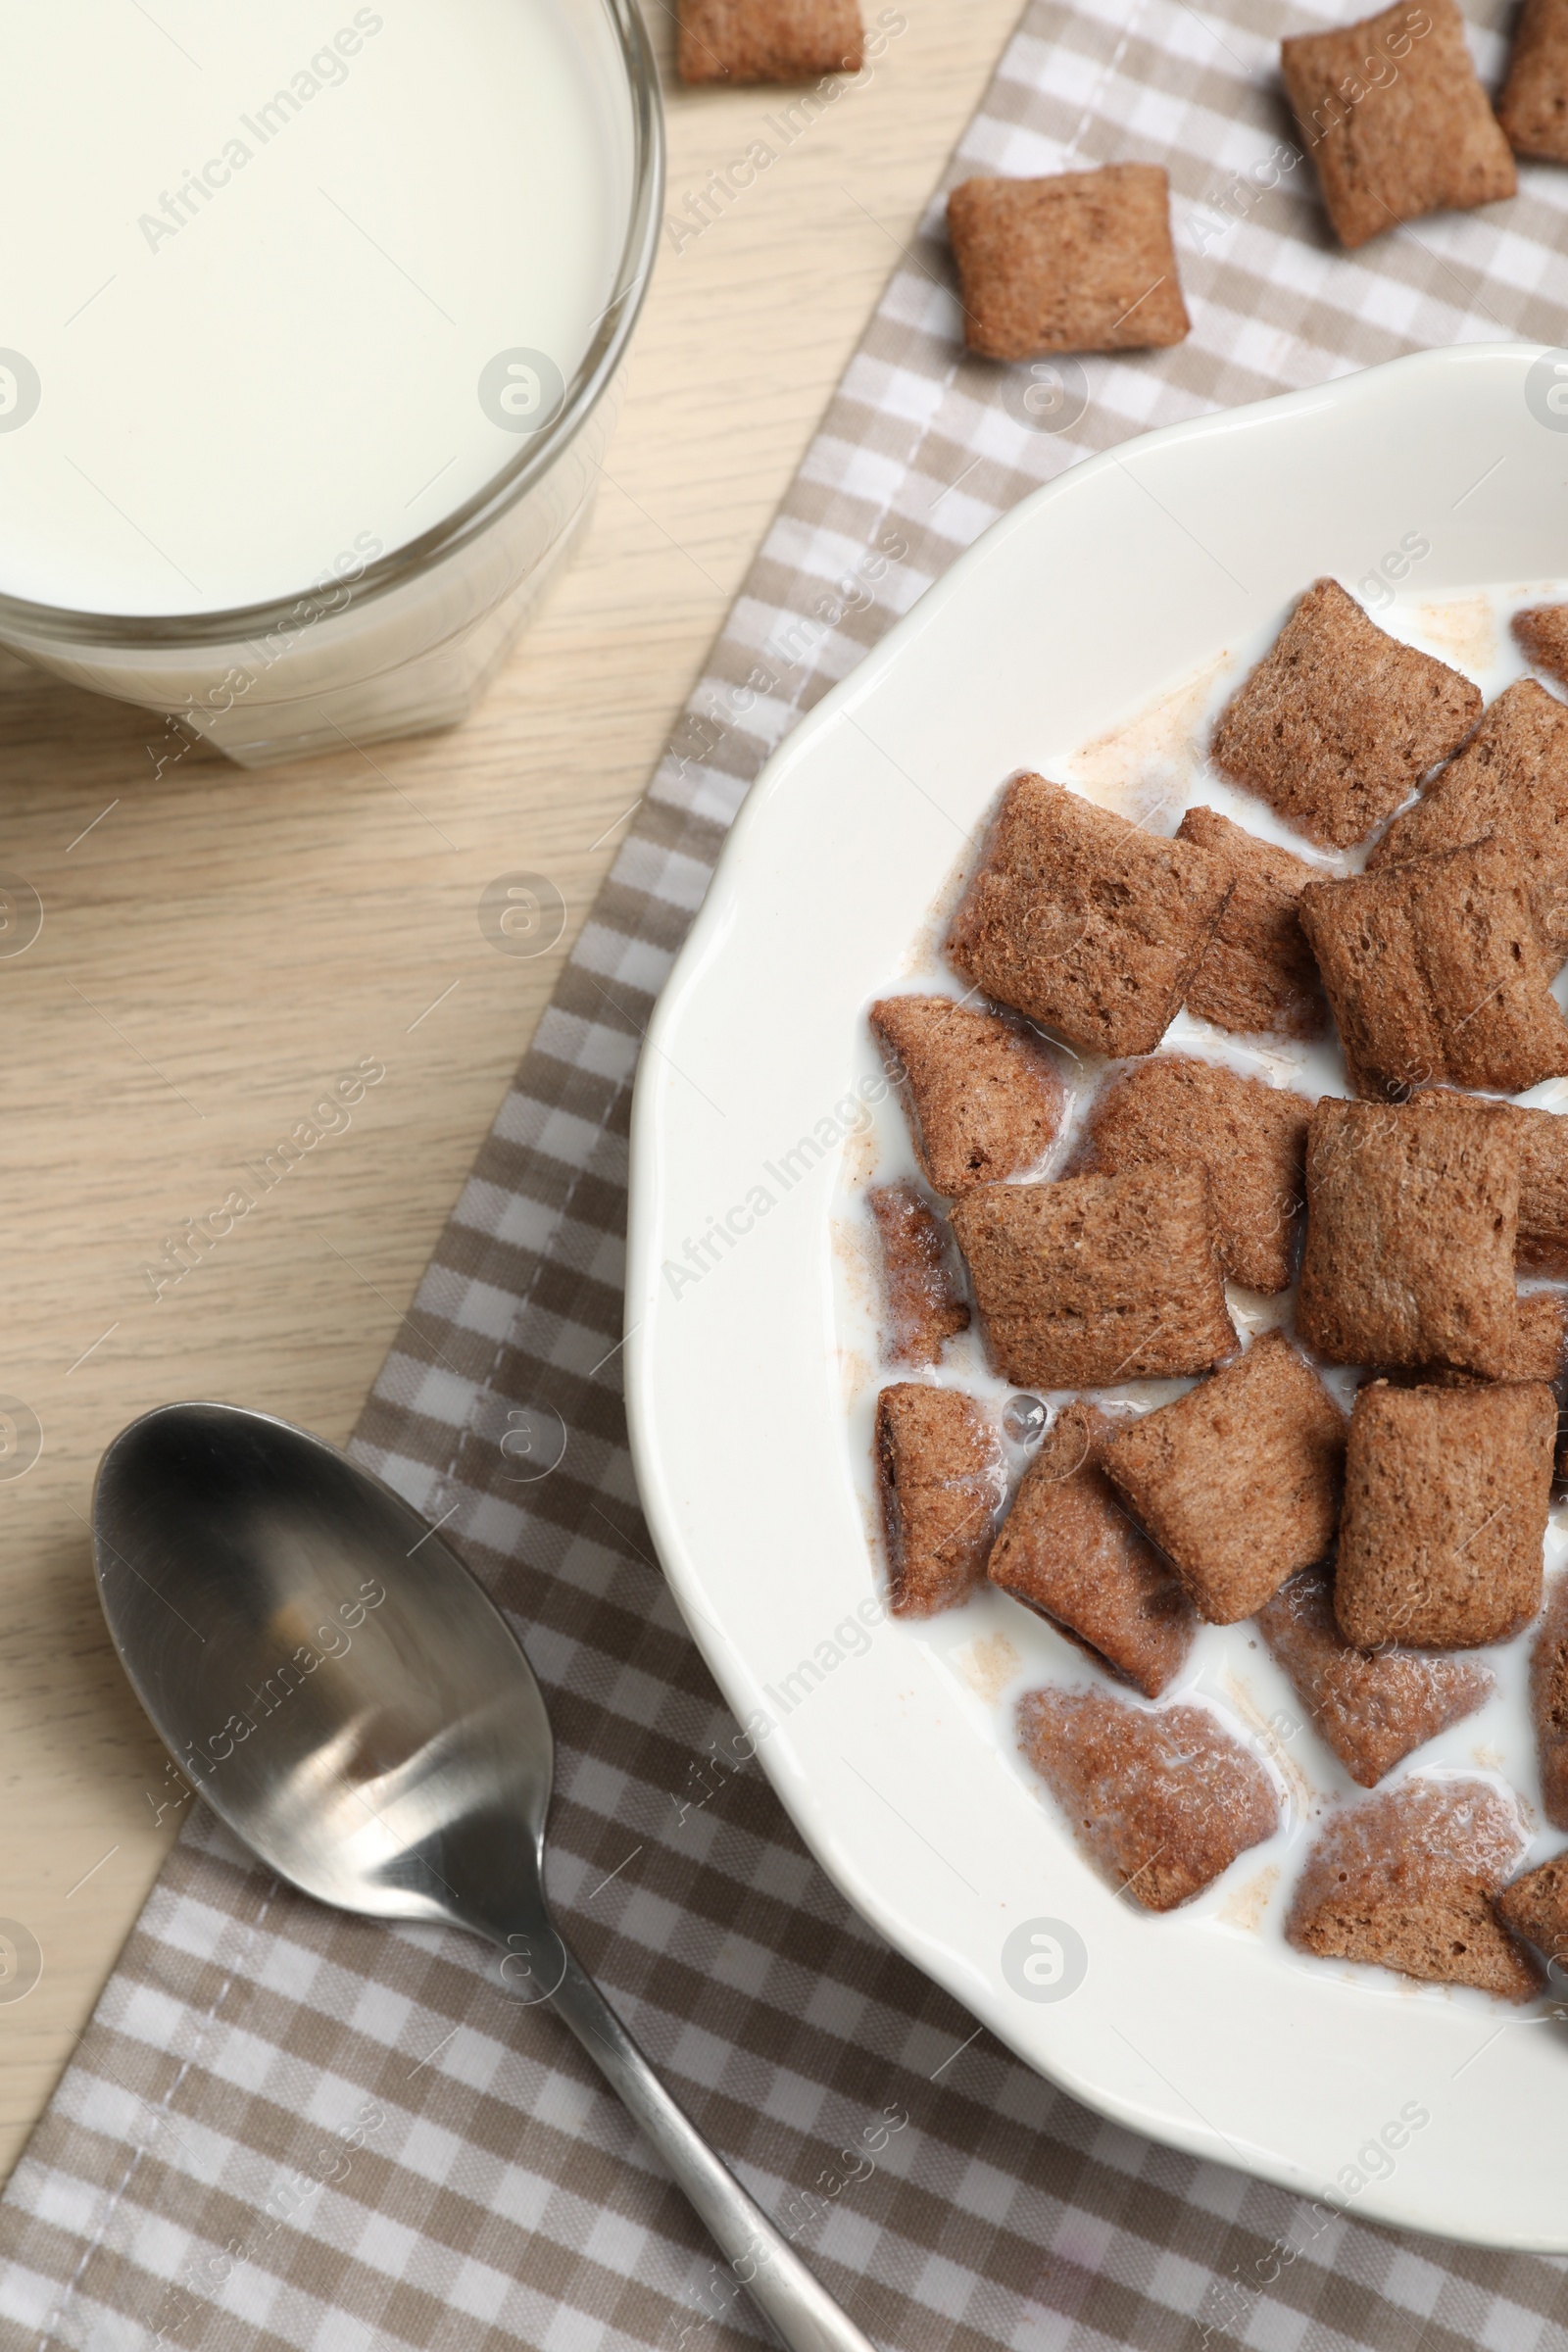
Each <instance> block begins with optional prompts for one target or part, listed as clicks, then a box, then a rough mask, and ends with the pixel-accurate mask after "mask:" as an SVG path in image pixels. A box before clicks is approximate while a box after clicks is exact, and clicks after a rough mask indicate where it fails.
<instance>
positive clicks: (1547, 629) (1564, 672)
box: [1510, 605, 1568, 686]
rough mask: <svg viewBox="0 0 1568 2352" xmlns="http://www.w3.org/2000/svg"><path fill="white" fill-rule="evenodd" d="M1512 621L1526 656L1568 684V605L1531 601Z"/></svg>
mask: <svg viewBox="0 0 1568 2352" xmlns="http://www.w3.org/2000/svg"><path fill="white" fill-rule="evenodd" d="M1510 625H1511V627H1512V629H1513V633H1514V637H1515V639H1516V640H1517V642H1518V646H1519V650H1520V652H1521V653H1522V654H1523V655H1524V657H1525V660H1526V661H1527V662H1534V664H1535V666H1536V668H1537V669H1544V671H1545V673H1546V675H1547V677H1548V678H1555V679H1556V681H1557V683H1558V685H1559V686H1568V605H1529V606H1527V607H1526V608H1525V609H1524V611H1523V612H1520V613H1515V614H1514V616H1513V620H1512V622H1511V624H1510Z"/></svg>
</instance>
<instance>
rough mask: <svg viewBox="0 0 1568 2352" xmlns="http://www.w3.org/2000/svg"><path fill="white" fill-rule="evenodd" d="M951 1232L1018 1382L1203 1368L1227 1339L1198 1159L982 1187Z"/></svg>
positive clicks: (999, 1354) (1231, 1334) (1000, 1356)
mask: <svg viewBox="0 0 1568 2352" xmlns="http://www.w3.org/2000/svg"><path fill="white" fill-rule="evenodd" d="M953 1229H954V1232H955V1233H956V1235H957V1237H958V1247H959V1249H960V1250H962V1251H963V1254H964V1257H965V1258H966V1260H967V1261H968V1266H969V1276H970V1280H971V1281H972V1283H973V1285H974V1294H975V1297H976V1299H978V1300H979V1304H980V1314H981V1319H982V1321H983V1323H984V1325H985V1330H986V1338H987V1341H988V1343H989V1345H990V1348H991V1352H992V1355H993V1356H994V1358H995V1360H996V1362H997V1364H998V1365H999V1366H1000V1368H1001V1370H1002V1372H1003V1373H1004V1375H1005V1378H1007V1379H1008V1380H1010V1381H1013V1382H1015V1383H1016V1384H1017V1385H1018V1386H1019V1387H1020V1388H1029V1389H1103V1388H1112V1387H1114V1386H1115V1385H1116V1384H1117V1383H1118V1382H1121V1381H1128V1380H1149V1379H1157V1378H1159V1377H1161V1376H1166V1375H1175V1374H1178V1373H1184V1372H1204V1371H1206V1370H1207V1369H1208V1367H1209V1365H1210V1364H1214V1363H1217V1362H1218V1361H1219V1359H1220V1358H1221V1356H1225V1355H1229V1354H1230V1353H1231V1352H1232V1350H1233V1349H1234V1348H1235V1346H1236V1333H1235V1331H1234V1329H1233V1327H1232V1324H1231V1319H1230V1315H1229V1313H1228V1312H1227V1310H1226V1305H1225V1283H1224V1277H1223V1275H1222V1274H1221V1272H1220V1267H1219V1261H1218V1258H1217V1255H1216V1253H1215V1234H1214V1223H1213V1211H1212V1207H1211V1204H1210V1200H1209V1191H1208V1179H1207V1177H1206V1175H1205V1174H1204V1172H1203V1170H1202V1169H1201V1167H1200V1166H1198V1165H1196V1164H1194V1163H1185V1164H1183V1165H1182V1166H1180V1167H1175V1168H1163V1167H1160V1168H1129V1169H1127V1170H1126V1172H1125V1173H1124V1174H1122V1175H1119V1176H1073V1177H1067V1178H1064V1179H1063V1180H1062V1182H1060V1183H1059V1184H991V1185H983V1186H980V1187H977V1188H976V1190H975V1191H973V1192H969V1193H965V1194H964V1195H963V1196H962V1197H961V1199H960V1200H959V1201H957V1202H956V1204H955V1207H954V1211H953Z"/></svg>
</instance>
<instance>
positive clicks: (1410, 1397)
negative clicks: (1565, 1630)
mask: <svg viewBox="0 0 1568 2352" xmlns="http://www.w3.org/2000/svg"><path fill="white" fill-rule="evenodd" d="M1556 1437H1557V1400H1556V1398H1555V1397H1553V1395H1552V1393H1551V1391H1550V1389H1548V1388H1547V1387H1545V1386H1544V1383H1540V1382H1536V1383H1528V1384H1523V1383H1522V1384H1520V1385H1519V1386H1504V1385H1502V1384H1500V1383H1495V1382H1493V1383H1489V1384H1488V1385H1487V1386H1485V1387H1481V1386H1476V1387H1468V1388H1454V1389H1397V1388H1395V1387H1393V1386H1392V1385H1391V1384H1390V1383H1389V1382H1388V1381H1384V1380H1375V1381H1370V1382H1368V1384H1367V1385H1366V1386H1365V1387H1364V1388H1362V1389H1360V1390H1359V1391H1358V1392H1357V1394H1356V1399H1355V1408H1354V1411H1353V1412H1352V1413H1351V1415H1350V1440H1349V1446H1348V1451H1347V1454H1346V1464H1345V1510H1344V1514H1343V1517H1342V1519H1341V1522H1340V1554H1339V1567H1338V1570H1337V1573H1336V1576H1335V1583H1334V1611H1335V1615H1336V1617H1337V1618H1338V1620H1339V1626H1340V1631H1341V1633H1342V1634H1343V1635H1344V1636H1345V1638H1346V1640H1347V1641H1348V1642H1353V1643H1354V1644H1355V1646H1356V1647H1357V1648H1358V1649H1374V1648H1376V1647H1377V1646H1378V1644H1379V1643H1380V1642H1402V1643H1404V1644H1406V1645H1407V1646H1409V1647H1411V1648H1416V1649H1479V1648H1482V1647H1484V1646H1485V1645H1487V1644H1489V1643H1491V1642H1506V1641H1509V1640H1511V1638H1512V1637H1513V1636H1514V1635H1515V1634H1517V1633H1518V1632H1519V1631H1520V1629H1521V1628H1522V1627H1523V1626H1526V1625H1528V1624H1529V1622H1530V1620H1531V1618H1532V1617H1534V1615H1535V1614H1536V1611H1537V1610H1538V1609H1539V1608H1540V1606H1541V1579H1542V1544H1543V1539H1544V1535H1545V1532H1546V1512H1547V1508H1548V1506H1549V1503H1550V1500H1551V1474H1552V1454H1553V1449H1554V1446H1555V1444H1556Z"/></svg>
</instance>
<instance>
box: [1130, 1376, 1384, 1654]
mask: <svg viewBox="0 0 1568 2352" xmlns="http://www.w3.org/2000/svg"><path fill="white" fill-rule="evenodd" d="M1344 1462H1345V1415H1344V1414H1343V1413H1342V1412H1341V1411H1340V1408H1339V1406H1338V1405H1337V1404H1336V1403H1335V1401H1334V1399H1333V1397H1331V1396H1330V1395H1329V1393H1328V1391H1327V1390H1326V1389H1325V1388H1324V1386H1323V1384H1322V1382H1321V1381H1320V1380H1319V1379H1318V1377H1317V1375H1316V1373H1315V1372H1313V1371H1312V1370H1311V1369H1310V1368H1309V1367H1308V1366H1307V1365H1306V1364H1305V1363H1304V1362H1303V1361H1302V1359H1301V1357H1300V1356H1299V1355H1298V1354H1297V1352H1296V1349H1295V1348H1293V1347H1292V1346H1291V1344H1290V1342H1289V1341H1288V1340H1286V1339H1285V1338H1284V1337H1282V1335H1281V1334H1280V1333H1279V1332H1277V1331H1271V1332H1266V1333H1265V1334H1264V1335H1263V1337H1262V1338H1261V1339H1257V1340H1254V1341H1253V1343H1252V1345H1251V1347H1250V1348H1248V1350H1247V1352H1246V1354H1245V1355H1243V1356H1241V1357H1239V1358H1238V1360H1237V1361H1236V1362H1235V1363H1233V1364H1227V1365H1226V1366H1225V1368H1224V1369H1223V1371H1220V1372H1216V1373H1215V1374H1214V1375H1213V1377H1212V1379H1210V1380H1205V1381H1201V1382H1200V1384H1199V1386H1198V1387H1197V1388H1196V1389H1189V1391H1188V1392H1187V1394H1186V1396H1185V1397H1177V1398H1176V1401H1175V1402H1174V1404H1166V1405H1161V1406H1160V1408H1159V1409H1158V1411H1157V1412H1152V1413H1146V1414H1144V1416H1143V1418H1142V1419H1141V1420H1138V1421H1134V1422H1132V1423H1131V1424H1130V1425H1129V1426H1128V1427H1127V1428H1125V1429H1123V1430H1122V1431H1121V1432H1120V1434H1119V1435H1118V1436H1117V1437H1115V1438H1114V1439H1113V1440H1112V1441H1111V1442H1110V1444H1109V1445H1108V1446H1106V1447H1105V1449H1104V1463H1105V1468H1106V1470H1107V1471H1108V1472H1109V1474H1110V1477H1111V1478H1112V1480H1113V1481H1114V1483H1115V1485H1116V1486H1117V1488H1118V1489H1119V1490H1120V1492H1121V1494H1122V1495H1124V1497H1125V1498H1126V1501H1127V1505H1128V1508H1129V1509H1130V1510H1131V1512H1132V1514H1133V1516H1134V1518H1135V1519H1137V1521H1138V1522H1139V1524H1140V1526H1142V1527H1144V1528H1147V1529H1148V1531H1149V1533H1150V1534H1151V1535H1152V1537H1153V1539H1154V1541H1155V1542H1156V1543H1157V1544H1159V1545H1160V1547H1161V1548H1162V1550H1164V1551H1165V1552H1166V1553H1167V1554H1168V1556H1169V1557H1170V1559H1171V1560H1172V1561H1173V1562H1174V1563H1175V1566H1176V1570H1177V1573H1178V1575H1179V1576H1180V1577H1181V1580H1182V1582H1183V1584H1184V1585H1185V1586H1186V1587H1187V1590H1188V1592H1189V1593H1191V1594H1192V1596H1193V1599H1194V1601H1195V1602H1196V1604H1197V1607H1198V1611H1199V1614H1200V1615H1201V1616H1202V1617H1205V1618H1207V1619H1208V1621H1209V1623H1210V1624H1212V1625H1234V1624H1236V1623H1237V1621H1238V1620H1239V1619H1241V1618H1243V1617H1250V1616H1251V1614H1252V1612H1253V1610H1254V1609H1257V1608H1259V1607H1261V1605H1262V1603H1263V1602H1264V1601H1265V1600H1266V1599H1267V1598H1268V1596H1269V1594H1270V1593H1273V1592H1275V1591H1277V1590H1278V1588H1279V1586H1280V1585H1282V1584H1283V1583H1284V1581H1285V1579H1286V1578H1287V1577H1288V1576H1289V1575H1291V1574H1292V1572H1293V1571H1294V1570H1295V1569H1297V1568H1303V1567H1305V1566H1307V1565H1308V1564H1309V1563H1310V1562H1311V1561H1313V1560H1320V1559H1321V1558H1322V1557H1323V1554H1324V1553H1325V1552H1326V1551H1327V1550H1328V1548H1329V1545H1330V1544H1332V1543H1333V1541H1334V1529H1335V1526H1336V1523H1337V1521H1338V1518H1339V1508H1340V1486H1341V1480H1342V1477H1343V1470H1344Z"/></svg>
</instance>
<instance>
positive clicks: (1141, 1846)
mask: <svg viewBox="0 0 1568 2352" xmlns="http://www.w3.org/2000/svg"><path fill="white" fill-rule="evenodd" d="M1018 1736H1019V1745H1020V1746H1021V1747H1022V1749H1023V1752H1024V1754H1025V1755H1026V1756H1027V1757H1028V1759H1029V1761H1030V1763H1031V1764H1032V1765H1033V1766H1034V1768H1035V1770H1036V1772H1038V1773H1039V1775H1040V1777H1041V1779H1042V1780H1043V1781H1044V1782H1045V1783H1046V1785H1047V1787H1048V1788H1049V1789H1050V1790H1051V1792H1052V1794H1053V1795H1054V1797H1055V1799H1056V1801H1057V1803H1058V1804H1059V1805H1060V1807H1061V1809H1062V1811H1063V1812H1064V1813H1065V1815H1066V1817H1067V1820H1068V1823H1069V1825H1070V1827H1071V1829H1072V1831H1073V1834H1074V1836H1075V1837H1076V1838H1077V1839H1078V1841H1079V1843H1080V1844H1081V1845H1082V1846H1083V1847H1084V1848H1085V1850H1086V1851H1087V1852H1088V1853H1089V1854H1090V1855H1091V1856H1092V1857H1093V1859H1094V1860H1095V1861H1096V1862H1097V1863H1098V1864H1099V1865H1100V1867H1101V1869H1102V1870H1103V1872H1104V1873H1105V1875H1106V1876H1107V1878H1109V1879H1110V1881H1111V1883H1112V1884H1113V1885H1114V1887H1116V1890H1117V1892H1118V1893H1121V1892H1126V1893H1128V1894H1131V1895H1134V1896H1136V1897H1137V1899H1138V1901H1139V1902H1141V1903H1142V1904H1144V1905H1145V1907H1146V1908H1147V1909H1149V1910H1151V1911H1171V1910H1174V1909H1175V1907H1176V1906H1177V1904H1178V1903H1185V1902H1189V1901H1190V1900H1191V1899H1192V1897H1193V1896H1194V1895H1195V1894H1201V1892H1202V1890H1203V1888H1204V1887H1207V1886H1210V1885H1211V1884H1212V1883H1213V1881H1214V1880H1215V1879H1217V1878H1218V1877H1219V1876H1220V1874H1221V1872H1222V1871H1226V1870H1228V1869H1229V1868H1230V1866H1231V1864H1232V1863H1233V1862H1234V1861H1235V1859H1236V1857H1237V1855H1238V1854H1240V1853H1245V1852H1246V1850H1247V1848H1248V1847H1249V1846H1252V1845H1258V1844H1261V1842H1262V1840H1263V1839H1264V1838H1271V1837H1272V1836H1273V1835H1274V1832H1275V1830H1276V1829H1277V1828H1278V1827H1279V1799H1278V1797H1277V1795H1276V1794H1275V1790H1274V1785H1273V1783H1272V1781H1271V1780H1270V1779H1269V1777H1268V1774H1267V1773H1266V1772H1265V1771H1264V1769H1263V1767H1262V1765H1261V1764H1260V1763H1259V1762H1258V1761H1257V1758H1256V1757H1255V1756H1253V1755H1250V1754H1249V1753H1248V1751H1247V1749H1246V1748H1245V1747H1243V1746H1242V1744H1241V1742H1240V1741H1239V1740H1233V1739H1232V1738H1231V1735H1230V1734H1229V1732H1227V1731H1225V1730H1224V1729H1223V1727H1222V1726H1221V1725H1220V1724H1219V1723H1218V1721H1217V1720H1216V1719H1215V1717H1214V1716H1212V1715H1211V1714H1209V1712H1208V1710H1207V1709H1206V1708H1205V1707H1193V1706H1174V1707H1166V1708H1163V1709H1161V1710H1160V1711H1158V1712H1157V1713H1152V1712H1149V1711H1147V1710H1146V1709H1144V1708H1142V1707H1137V1706H1134V1705H1132V1704H1130V1703H1129V1702H1128V1701H1127V1700H1125V1699H1119V1698H1112V1697H1111V1696H1110V1695H1109V1694H1108V1692H1104V1691H1058V1690H1054V1689H1053V1690H1044V1691H1027V1692H1026V1693H1025V1695H1024V1696H1023V1697H1022V1698H1021V1699H1020V1700H1019V1702H1018Z"/></svg>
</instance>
